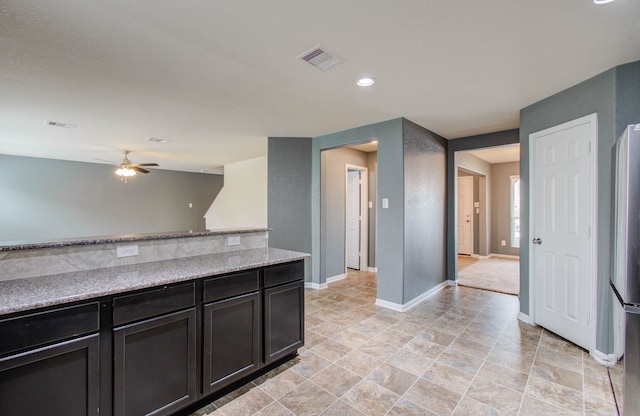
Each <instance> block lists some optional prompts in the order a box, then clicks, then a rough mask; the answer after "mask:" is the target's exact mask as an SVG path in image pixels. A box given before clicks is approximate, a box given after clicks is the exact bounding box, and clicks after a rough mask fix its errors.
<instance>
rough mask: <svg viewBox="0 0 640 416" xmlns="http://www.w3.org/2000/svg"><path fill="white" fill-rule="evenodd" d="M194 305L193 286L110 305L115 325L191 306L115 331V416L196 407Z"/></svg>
mask: <svg viewBox="0 0 640 416" xmlns="http://www.w3.org/2000/svg"><path fill="white" fill-rule="evenodd" d="M194 303H195V297H194V285H193V284H187V285H181V286H174V287H168V288H162V289H158V290H153V291H148V292H143V293H141V294H136V295H130V296H127V297H126V299H122V298H116V299H115V300H114V310H113V315H114V322H120V321H123V320H125V321H126V320H127V317H131V318H133V317H135V318H136V319H137V318H141V317H146V316H147V315H150V314H154V313H157V311H159V310H161V311H163V312H166V311H167V310H170V309H172V308H173V309H177V308H181V307H185V306H191V308H189V309H186V310H182V311H178V312H173V313H165V314H163V315H161V316H157V317H153V318H150V319H145V320H143V321H137V322H134V323H130V324H127V325H124V326H120V327H117V328H115V329H114V330H113V413H114V415H117V416H136V415H150V414H152V415H154V416H160V415H170V414H172V413H174V412H175V411H177V410H178V409H181V408H183V407H185V406H186V405H188V404H189V403H191V402H193V401H195V399H196V391H197V374H196V363H197V355H196V354H197V350H196V345H197V335H196V309H195V307H194ZM120 305H126V306H122V307H121V306H120ZM132 305H137V306H135V307H134V306H132Z"/></svg>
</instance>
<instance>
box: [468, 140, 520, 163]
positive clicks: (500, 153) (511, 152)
mask: <svg viewBox="0 0 640 416" xmlns="http://www.w3.org/2000/svg"><path fill="white" fill-rule="evenodd" d="M468 152H469V153H471V154H472V155H474V156H476V157H479V158H480V159H482V160H484V161H486V162H488V163H491V164H494V163H507V162H519V161H520V144H510V145H506V146H495V147H487V148H485V149H479V150H469V151H468Z"/></svg>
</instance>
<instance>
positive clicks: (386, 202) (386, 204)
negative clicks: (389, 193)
mask: <svg viewBox="0 0 640 416" xmlns="http://www.w3.org/2000/svg"><path fill="white" fill-rule="evenodd" d="M382 208H389V198H382Z"/></svg>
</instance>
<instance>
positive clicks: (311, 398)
mask: <svg viewBox="0 0 640 416" xmlns="http://www.w3.org/2000/svg"><path fill="white" fill-rule="evenodd" d="M336 400H337V397H336V396H334V395H333V394H331V393H329V392H328V391H326V390H324V389H323V388H321V387H319V386H317V385H316V384H314V383H312V382H311V381H306V382H304V383H303V384H301V385H300V386H299V387H298V388H297V389H295V390H294V391H291V392H289V393H288V394H286V395H285V396H284V397H282V398H280V400H279V402H280V403H281V404H282V405H284V407H286V408H287V409H289V410H290V411H291V412H292V413H293V414H295V415H297V416H304V415H308V416H310V415H318V414H320V413H322V412H323V411H324V410H325V409H326V408H327V407H329V406H330V405H331V404H333V403H334V402H335V401H336ZM247 414H250V413H247Z"/></svg>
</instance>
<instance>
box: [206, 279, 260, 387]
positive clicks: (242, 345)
mask: <svg viewBox="0 0 640 416" xmlns="http://www.w3.org/2000/svg"><path fill="white" fill-rule="evenodd" d="M260 328H261V324H260V292H254V293H250V294H247V295H243V296H238V297H235V298H231V299H227V300H223V301H218V302H213V303H210V304H208V305H205V306H204V348H203V355H204V357H203V377H204V383H203V384H204V394H209V393H213V392H214V391H216V390H218V389H220V388H221V387H223V386H226V385H228V384H230V383H232V382H234V381H236V380H239V379H240V378H242V377H244V376H246V375H248V374H250V373H252V372H254V371H255V370H257V369H258V368H259V367H260V341H261V337H262V331H261V329H260Z"/></svg>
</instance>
